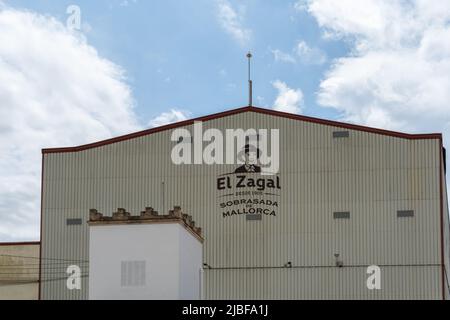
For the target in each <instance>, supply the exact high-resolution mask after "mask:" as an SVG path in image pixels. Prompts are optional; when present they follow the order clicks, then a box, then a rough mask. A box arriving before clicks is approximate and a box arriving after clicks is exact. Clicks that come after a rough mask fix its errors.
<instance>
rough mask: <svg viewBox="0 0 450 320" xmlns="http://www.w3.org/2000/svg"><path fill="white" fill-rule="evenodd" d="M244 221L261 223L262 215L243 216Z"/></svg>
mask: <svg viewBox="0 0 450 320" xmlns="http://www.w3.org/2000/svg"><path fill="white" fill-rule="evenodd" d="M245 219H246V220H247V221H261V220H262V215H261V214H247V215H246V216H245Z"/></svg>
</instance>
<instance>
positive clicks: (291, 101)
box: [272, 80, 303, 113]
mask: <svg viewBox="0 0 450 320" xmlns="http://www.w3.org/2000/svg"><path fill="white" fill-rule="evenodd" d="M272 85H273V87H274V88H275V89H277V90H278V96H277V98H276V99H275V102H274V105H273V109H274V110H277V111H283V112H289V113H301V112H302V108H303V92H302V90H300V89H292V88H289V87H288V86H287V84H286V83H284V82H282V81H280V80H276V81H274V82H272Z"/></svg>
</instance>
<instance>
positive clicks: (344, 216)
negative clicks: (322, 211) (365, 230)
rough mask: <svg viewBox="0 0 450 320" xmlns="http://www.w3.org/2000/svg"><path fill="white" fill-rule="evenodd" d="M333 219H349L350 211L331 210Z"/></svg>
mask: <svg viewBox="0 0 450 320" xmlns="http://www.w3.org/2000/svg"><path fill="white" fill-rule="evenodd" d="M333 218H334V219H350V212H333Z"/></svg>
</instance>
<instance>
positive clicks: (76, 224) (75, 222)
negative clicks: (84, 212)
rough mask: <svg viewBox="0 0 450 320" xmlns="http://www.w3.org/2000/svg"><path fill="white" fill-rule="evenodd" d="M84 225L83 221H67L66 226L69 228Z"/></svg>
mask: <svg viewBox="0 0 450 320" xmlns="http://www.w3.org/2000/svg"><path fill="white" fill-rule="evenodd" d="M82 224H83V220H82V219H67V220H66V225H68V226H80V225H82Z"/></svg>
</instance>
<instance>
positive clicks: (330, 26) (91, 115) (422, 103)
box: [0, 0, 450, 241]
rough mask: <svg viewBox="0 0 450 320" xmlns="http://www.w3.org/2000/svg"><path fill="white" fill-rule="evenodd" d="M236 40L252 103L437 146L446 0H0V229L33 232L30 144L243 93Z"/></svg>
mask: <svg viewBox="0 0 450 320" xmlns="http://www.w3.org/2000/svg"><path fill="white" fill-rule="evenodd" d="M70 5H76V6H78V7H79V8H80V10H81V23H80V28H79V29H75V30H73V29H72V28H68V27H67V20H68V18H70V15H68V14H67V8H68V7H69V6H70ZM69 20H70V19H69ZM248 50H251V51H252V52H253V55H254V58H253V81H254V104H255V105H257V106H260V107H265V108H272V109H275V110H281V111H285V112H291V113H298V114H305V115H309V116H315V117H320V118H327V119H333V120H339V121H344V122H351V123H356V124H360V125H367V126H372V127H378V128H384V129H390V130H396V131H404V132H409V133H436V132H437V133H443V134H444V144H445V146H447V148H448V147H449V145H448V143H447V141H448V139H447V137H448V136H449V135H450V112H449V108H450V107H449V101H450V90H449V88H450V1H443V0H345V1H344V0H342V1H341V0H339V1H336V0H289V1H288V0H286V1H275V0H273V1H268V0H195V1H194V0H190V1H188V0H182V1H181V0H177V1H175V0H164V1H162V0H161V1H157V0H153V1H145V0H95V1H92V0H83V1H77V0H71V1H65V0H26V1H25V0H0V155H1V156H0V177H1V179H0V218H1V223H0V241H11V240H12V241H22V240H36V239H39V211H40V210H39V208H40V175H41V149H42V148H51V147H64V146H75V145H80V144H86V143H90V142H94V141H99V140H103V139H107V138H111V137H114V136H119V135H123V134H126V133H130V132H134V131H138V130H142V129H145V128H149V127H152V126H158V125H162V124H165V123H170V122H174V121H179V120H183V119H186V118H192V117H196V116H201V115H207V114H211V113H215V112H219V111H223V110H228V109H234V108H238V107H242V106H245V105H246V104H247V102H248V97H247V61H246V57H245V55H246V53H247V52H248ZM11 212H13V213H14V214H10V213H11Z"/></svg>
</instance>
